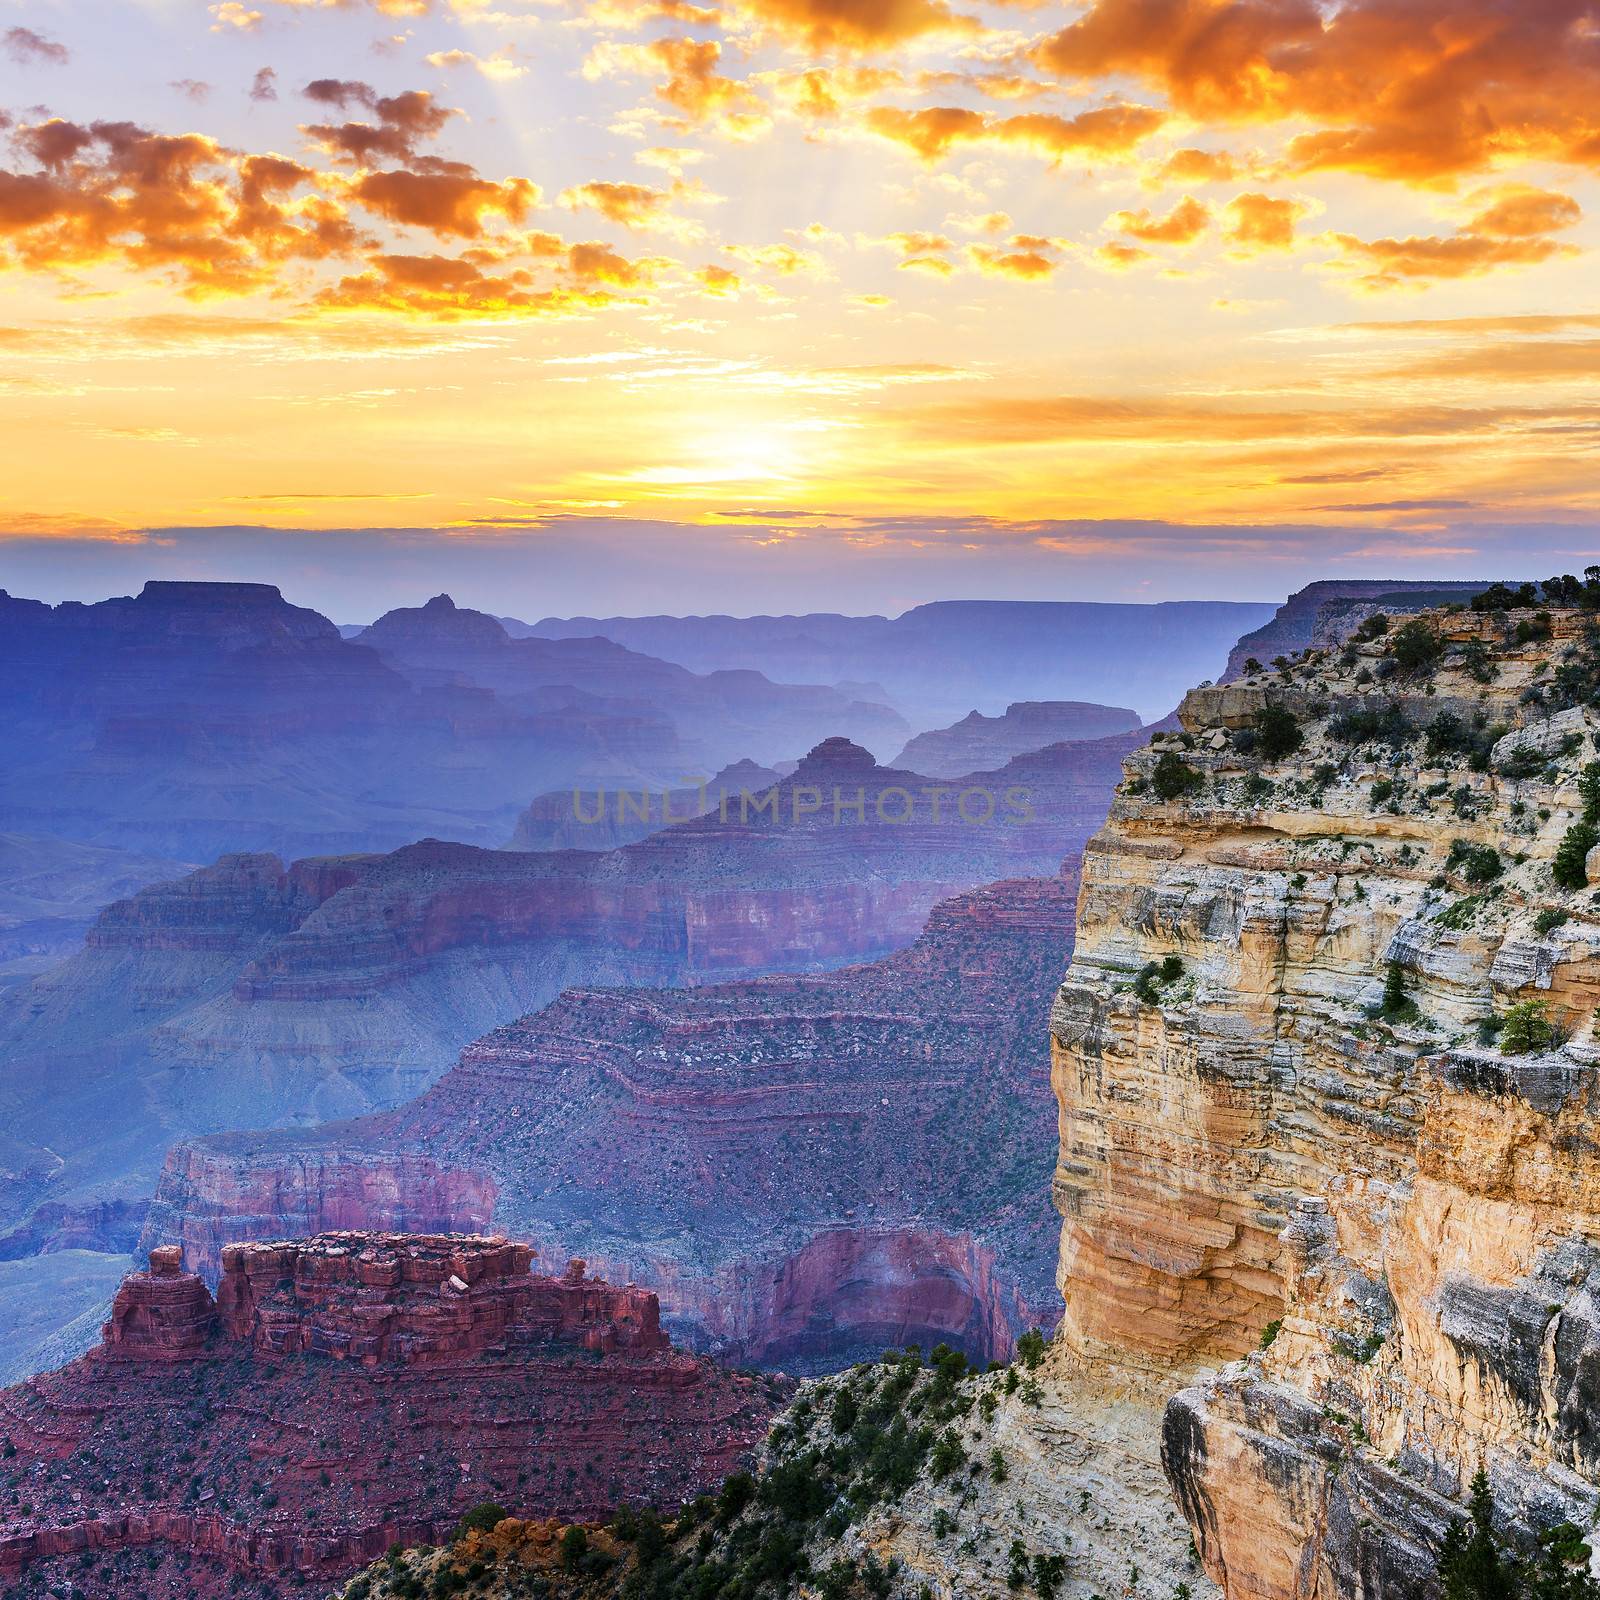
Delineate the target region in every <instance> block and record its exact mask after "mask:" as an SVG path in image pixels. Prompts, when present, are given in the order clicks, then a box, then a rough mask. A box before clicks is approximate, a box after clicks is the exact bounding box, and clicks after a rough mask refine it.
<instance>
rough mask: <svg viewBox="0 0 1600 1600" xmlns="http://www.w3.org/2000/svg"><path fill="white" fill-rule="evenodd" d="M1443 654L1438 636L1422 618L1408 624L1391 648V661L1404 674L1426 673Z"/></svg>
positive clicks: (1414, 619) (1395, 637) (1415, 618)
mask: <svg viewBox="0 0 1600 1600" xmlns="http://www.w3.org/2000/svg"><path fill="white" fill-rule="evenodd" d="M1443 654H1444V646H1443V645H1442V644H1441V643H1440V642H1439V636H1438V634H1436V633H1435V632H1434V631H1433V629H1432V628H1430V627H1429V626H1428V624H1427V623H1426V622H1424V621H1423V620H1422V619H1421V618H1420V617H1413V618H1412V619H1411V621H1410V622H1408V623H1406V624H1405V626H1404V627H1403V628H1401V629H1400V630H1399V632H1397V633H1396V634H1395V636H1394V642H1393V643H1392V644H1391V645H1390V646H1389V659H1390V660H1392V661H1393V662H1394V664H1395V665H1396V666H1397V667H1398V668H1399V669H1400V670H1401V671H1402V672H1425V671H1426V670H1427V669H1428V668H1429V667H1431V666H1432V665H1433V664H1434V663H1435V662H1436V661H1437V660H1438V659H1439V657H1440V656H1442V655H1443Z"/></svg>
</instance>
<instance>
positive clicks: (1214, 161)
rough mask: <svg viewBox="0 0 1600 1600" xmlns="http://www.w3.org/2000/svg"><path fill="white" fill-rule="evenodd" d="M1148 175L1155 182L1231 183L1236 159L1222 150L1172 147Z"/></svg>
mask: <svg viewBox="0 0 1600 1600" xmlns="http://www.w3.org/2000/svg"><path fill="white" fill-rule="evenodd" d="M1150 176H1151V182H1152V183H1157V184H1173V185H1177V184H1185V183H1231V182H1232V181H1233V180H1234V179H1235V178H1237V177H1238V176H1239V163H1238V162H1237V161H1235V160H1234V158H1233V157H1232V156H1231V155H1229V154H1228V152H1227V151H1226V150H1194V149H1186V150H1174V151H1173V152H1172V154H1171V155H1170V156H1168V157H1167V159H1166V160H1165V161H1163V162H1162V163H1161V165H1160V166H1159V167H1157V168H1156V170H1155V171H1154V172H1153V173H1152V174H1151V175H1150Z"/></svg>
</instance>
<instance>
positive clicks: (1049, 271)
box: [966, 234, 1061, 283]
mask: <svg viewBox="0 0 1600 1600" xmlns="http://www.w3.org/2000/svg"><path fill="white" fill-rule="evenodd" d="M1055 249H1056V244H1055V241H1054V240H1051V239H1042V238H1039V237H1037V236H1036V235H1033V234H1015V235H1013V236H1012V238H1011V239H1009V240H1008V241H1007V243H1006V247H1005V248H1004V249H999V248H997V247H996V246H994V245H988V244H969V245H968V246H967V250H966V255H967V260H968V261H970V262H971V263H972V265H973V266H975V267H976V268H977V269H978V271H979V272H982V273H986V274H987V275H988V276H989V277H991V278H1015V279H1018V280H1019V281H1021V282H1023V283H1036V282H1038V281H1039V279H1041V278H1048V277H1051V276H1052V275H1053V274H1054V273H1055V270H1056V268H1057V267H1059V266H1060V265H1061V261H1060V258H1059V257H1058V256H1056V255H1055V254H1054V251H1055Z"/></svg>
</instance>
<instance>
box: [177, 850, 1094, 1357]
mask: <svg viewBox="0 0 1600 1600" xmlns="http://www.w3.org/2000/svg"><path fill="white" fill-rule="evenodd" d="M1073 887H1074V885H1073V880H1072V879H1070V878H1056V879H1024V880H1015V881H1008V882H1002V883H999V884H994V885H991V886H989V887H987V888H984V889H980V890H977V891H974V892H972V893H969V894H966V895H962V896H958V897H955V898H954V899H951V900H948V901H945V902H944V903H942V904H941V905H940V906H939V907H937V908H936V910H935V911H934V913H933V915H932V917H931V918H930V919H929V924H928V928H927V930H926V932H925V933H924V934H923V936H922V937H921V938H920V939H919V940H918V941H917V943H916V944H915V945H914V946H912V947H911V948H910V949H909V950H906V951H903V952H900V953H898V954H896V955H893V956H890V957H887V958H886V959H884V960H882V961H879V962H875V963H871V964H869V965H866V966H859V967H852V968H846V969H843V970H841V971H838V972H834V973H827V974H818V975H813V976H800V977H788V978H764V979H757V980H752V981H749V982H745V983H740V984H721V985H706V986H702V987H697V988H691V989H685V990H639V989H632V990H627V989H623V990H596V989H577V990H570V991H568V992H567V993H566V994H564V995H563V996H562V997H561V998H560V999H559V1000H557V1001H556V1002H555V1003H554V1004H552V1005H550V1006H548V1007H546V1008H545V1010H543V1011H541V1012H538V1013H536V1014H534V1015H532V1016H529V1017H527V1018H524V1019H523V1020H522V1021H520V1022H517V1023H515V1024H512V1025H509V1026H507V1027H503V1028H500V1029H498V1030H496V1031H495V1032H493V1033H490V1034H489V1035H487V1036H486V1037H485V1038H483V1039H481V1040H479V1041H478V1042H477V1043H475V1044H473V1045H472V1046H471V1047H469V1048H468V1049H467V1050H466V1051H464V1052H463V1054H462V1057H461V1059H460V1061H459V1063H458V1064H457V1065H456V1067H455V1068H454V1069H453V1070H452V1071H451V1072H450V1073H449V1074H447V1075H446V1077H445V1078H444V1079H442V1080H441V1081H440V1083H438V1084H437V1085H436V1086H435V1087H434V1088H433V1089H432V1090H430V1091H429V1092H428V1093H427V1094H425V1095H424V1096H422V1097H421V1098H420V1099H419V1100H417V1101H416V1102H414V1103H413V1104H411V1105H408V1106H405V1107H402V1108H401V1109H400V1110H398V1111H396V1112H393V1113H390V1114H387V1115H385V1116H380V1117H372V1118H366V1119H363V1120H361V1121H357V1122H352V1123H345V1124H334V1125H331V1126H327V1127H322V1128H318V1129H315V1130H311V1131H309V1132H305V1133H299V1132H295V1133H289V1132H284V1133H277V1134H272V1133H263V1134H231V1135H223V1136H219V1137H215V1138H208V1139H204V1140H199V1141H192V1142H189V1143H187V1144H184V1145H181V1146H179V1147H178V1148H176V1149H175V1150H174V1151H173V1152H172V1154H171V1156H170V1157H169V1159H168V1162H167V1166H166V1170H165V1172H164V1174H163V1176H162V1179H161V1184H160V1187H159V1189H158V1192H157V1198H156V1203H155V1205H154V1207H153V1209H152V1212H151V1216H150V1221H149V1228H148V1233H147V1238H148V1240H149V1241H150V1242H152V1243H161V1242H169V1241H170V1242H181V1243H182V1244H183V1246H184V1248H185V1250H186V1252H187V1254H188V1256H189V1258H190V1260H191V1261H194V1262H196V1263H198V1264H201V1265H202V1266H203V1267H204V1269H205V1270H207V1271H208V1272H214V1271H215V1270H216V1267H217V1265H218V1259H219V1250H220V1246H221V1244H222V1242H223V1241H225V1240H228V1239H239V1238H250V1237H270V1236H276V1235H279V1234H282V1233H286V1232H294V1231H303V1230H310V1231H315V1230H317V1229H319V1228H322V1227H327V1226H333V1225H342V1226H351V1225H357V1224H360V1225H367V1226H372V1225H385V1226H389V1225H396V1224H402V1225H405V1226H428V1227H433V1226H451V1227H460V1226H473V1227H483V1226H488V1225H490V1224H491V1223H492V1225H493V1226H495V1227H498V1228H506V1229H510V1230H512V1231H514V1232H516V1233H517V1234H519V1235H520V1236H522V1237H526V1238H528V1239H531V1240H532V1241H534V1242H535V1243H536V1244H537V1245H538V1246H539V1247H540V1248H541V1249H542V1250H544V1251H545V1252H546V1253H547V1254H551V1255H568V1254H570V1255H581V1256H583V1257H584V1258H586V1259H587V1260H589V1261H590V1262H592V1263H595V1264H596V1265H597V1266H599V1267H601V1268H603V1270H605V1271H606V1272H607V1273H608V1274H610V1275H612V1276H616V1277H623V1278H629V1279H633V1280H636V1281H637V1282H639V1283H640V1284H643V1285H646V1286H648V1287H649V1288H651V1289H653V1290H655V1291H657V1292H658V1293H659V1294H660V1296H661V1299H662V1304H663V1309H664V1313H665V1315H666V1317H667V1319H668V1321H669V1323H670V1325H671V1326H672V1327H673V1328H674V1329H675V1330H676V1331H677V1332H678V1333H679V1335H680V1336H681V1337H682V1338H684V1339H687V1340H689V1341H690V1342H692V1343H694V1344H695V1345H697V1346H699V1347H702V1348H707V1349H713V1350H716V1351H717V1352H719V1353H720V1354H722V1355H724V1356H725V1357H727V1358H729V1359H736V1360H739V1361H746V1362H758V1363H762V1364H773V1365H783V1366H785V1367H789V1368H791V1369H794V1368H797V1367H798V1368H804V1367H805V1366H807V1365H809V1364H818V1365H834V1364H837V1363H838V1362H840V1361H847V1360H850V1359H854V1358H856V1357H858V1356H860V1355H863V1354H873V1353H875V1352H877V1351H878V1350H881V1349H882V1348H883V1347H884V1345H885V1344H893V1343H900V1342H904V1341H907V1340H912V1339H917V1340H921V1341H922V1342H923V1343H924V1344H925V1345H927V1344H933V1343H937V1342H940V1341H941V1340H944V1341H948V1342H952V1343H956V1344H959V1345H961V1346H962V1347H963V1348H965V1349H967V1350H969V1351H971V1352H972V1353H973V1354H974V1355H976V1356H982V1357H983V1358H985V1359H987V1358H988V1357H990V1356H1003V1355H1005V1354H1006V1353H1008V1352H1009V1350H1010V1348H1011V1345H1012V1342H1013V1340H1014V1339H1015V1338H1016V1336H1017V1334H1018V1333H1020V1332H1022V1331H1023V1330H1025V1329H1026V1328H1028V1327H1029V1326H1031V1325H1034V1324H1041V1323H1042V1324H1045V1325H1049V1324H1050V1322H1052V1321H1053V1316H1054V1309H1055V1295H1054V1293H1053V1287H1052V1274H1053V1269H1054V1260H1055V1232H1056V1229H1055V1226H1054V1219H1053V1215H1052V1213H1051V1211H1050V1208H1049V1204H1048V1200H1047V1198H1046V1193H1045V1180H1046V1177H1047V1174H1048V1172H1049V1167H1050V1158H1051V1152H1052V1150H1053V1137H1052V1126H1051V1125H1052V1118H1051V1115H1050V1105H1051V1101H1050V1088H1049V1083H1048V1079H1047V1076H1046V1072H1045V1069H1044V1063H1043V1061H1042V1060H1041V1058H1040V1055H1039V1051H1038V1047H1037V1040H1038V1038H1039V1036H1040V1033H1041V1032H1042V1030H1043V1028H1044V1025H1045V1019H1046V1016H1047V1013H1048V1008H1049V1003H1050V996H1051V994H1052V993H1053V992H1054V989H1055V986H1056V983H1057V981H1058V979H1059V976H1060V972H1061V965H1062V961H1063V951H1064V950H1065V949H1066V947H1067V946H1068V944H1069V941H1070V929H1071V923H1072V910H1073Z"/></svg>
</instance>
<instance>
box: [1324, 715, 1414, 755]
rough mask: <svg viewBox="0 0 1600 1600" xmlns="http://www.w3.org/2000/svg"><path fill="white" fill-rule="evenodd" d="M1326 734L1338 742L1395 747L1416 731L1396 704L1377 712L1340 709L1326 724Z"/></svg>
mask: <svg viewBox="0 0 1600 1600" xmlns="http://www.w3.org/2000/svg"><path fill="white" fill-rule="evenodd" d="M1328 736H1329V737H1330V738H1333V739H1337V740H1339V742H1340V743H1341V744H1369V743H1382V744H1388V745H1395V746H1398V745H1403V744H1410V743H1411V741H1412V740H1413V739H1415V738H1416V736H1417V730H1416V729H1415V728H1414V727H1413V726H1412V725H1411V723H1410V722H1409V721H1408V720H1407V719H1406V714H1405V713H1404V712H1403V711H1402V710H1401V709H1400V708H1399V706H1396V705H1389V706H1385V707H1384V708H1383V710H1381V711H1366V710H1352V711H1345V712H1341V713H1340V714H1339V715H1338V716H1337V717H1335V718H1334V719H1333V721H1331V722H1330V723H1329V724H1328Z"/></svg>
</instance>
